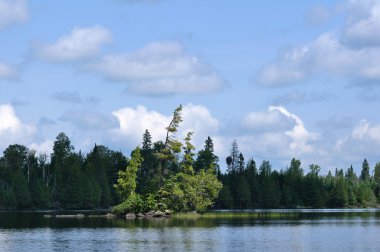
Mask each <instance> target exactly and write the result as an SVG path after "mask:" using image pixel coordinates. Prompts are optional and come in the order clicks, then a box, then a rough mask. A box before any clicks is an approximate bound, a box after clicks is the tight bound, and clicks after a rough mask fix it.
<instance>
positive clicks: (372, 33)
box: [256, 1, 380, 86]
mask: <svg viewBox="0 0 380 252" xmlns="http://www.w3.org/2000/svg"><path fill="white" fill-rule="evenodd" d="M364 2H366V3H367V4H362V2H361V1H352V5H355V8H349V11H348V17H347V26H346V27H345V28H344V29H343V32H342V33H339V32H328V33H324V34H322V35H320V36H319V37H318V38H317V39H316V40H314V41H312V42H310V43H308V44H305V45H302V46H298V47H296V48H293V49H292V50H289V51H288V52H286V53H284V54H283V55H280V56H279V57H278V58H277V59H275V60H274V61H272V62H269V63H268V64H266V65H264V66H263V67H262V68H261V70H260V71H259V72H258V73H257V76H256V80H257V82H258V83H259V84H263V85H267V86H280V85H289V84H294V83H297V82H300V81H303V80H305V79H308V78H310V77H313V76H316V75H330V76H337V77H341V78H348V79H352V80H355V81H356V82H369V81H371V82H373V81H380V35H379V34H380V33H379V32H378V30H379V29H380V2H379V1H364ZM368 3H371V4H368ZM358 5H360V8H359V7H358ZM358 9H359V10H360V11H359V10H358Z"/></svg>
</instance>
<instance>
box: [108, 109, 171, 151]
mask: <svg viewBox="0 0 380 252" xmlns="http://www.w3.org/2000/svg"><path fill="white" fill-rule="evenodd" d="M112 114H113V115H114V116H115V117H116V118H117V119H118V120H119V129H118V130H117V131H116V132H115V133H117V134H116V137H117V138H118V137H123V136H124V137H126V138H127V139H128V140H132V141H133V144H134V145H136V144H140V142H141V140H142V135H143V134H144V132H145V130H146V129H148V130H149V132H150V134H151V135H152V138H153V141H158V140H164V137H165V127H166V126H168V124H169V122H170V116H165V115H162V114H160V113H159V112H157V111H148V110H147V109H146V108H145V107H144V106H141V105H140V106H137V107H136V108H122V109H119V110H117V111H114V112H112Z"/></svg>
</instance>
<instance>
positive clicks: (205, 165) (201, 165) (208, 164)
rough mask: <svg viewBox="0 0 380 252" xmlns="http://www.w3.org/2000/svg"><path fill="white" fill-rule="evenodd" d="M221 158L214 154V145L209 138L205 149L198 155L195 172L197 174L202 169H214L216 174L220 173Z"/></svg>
mask: <svg viewBox="0 0 380 252" xmlns="http://www.w3.org/2000/svg"><path fill="white" fill-rule="evenodd" d="M218 161H219V158H218V157H217V156H216V155H215V154H214V143H213V142H212V139H211V137H207V139H206V141H205V145H204V149H203V150H200V151H199V152H198V154H197V159H196V160H195V162H194V170H195V171H196V172H198V171H200V170H201V169H205V170H207V169H212V170H214V171H215V174H217V172H218V171H219V165H218Z"/></svg>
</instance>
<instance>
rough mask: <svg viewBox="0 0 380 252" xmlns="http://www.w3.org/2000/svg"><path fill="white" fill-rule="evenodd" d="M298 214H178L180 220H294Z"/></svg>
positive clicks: (219, 212) (224, 212)
mask: <svg viewBox="0 0 380 252" xmlns="http://www.w3.org/2000/svg"><path fill="white" fill-rule="evenodd" d="M299 215H300V213H298V212H265V211H263V212H245V211H212V212H205V213H202V214H197V213H176V214H174V215H173V218H178V219H199V218H200V219H258V220H263V219H293V218H297V217H299Z"/></svg>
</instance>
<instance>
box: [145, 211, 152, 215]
mask: <svg viewBox="0 0 380 252" xmlns="http://www.w3.org/2000/svg"><path fill="white" fill-rule="evenodd" d="M145 215H146V216H153V215H154V211H149V212H147V213H145Z"/></svg>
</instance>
